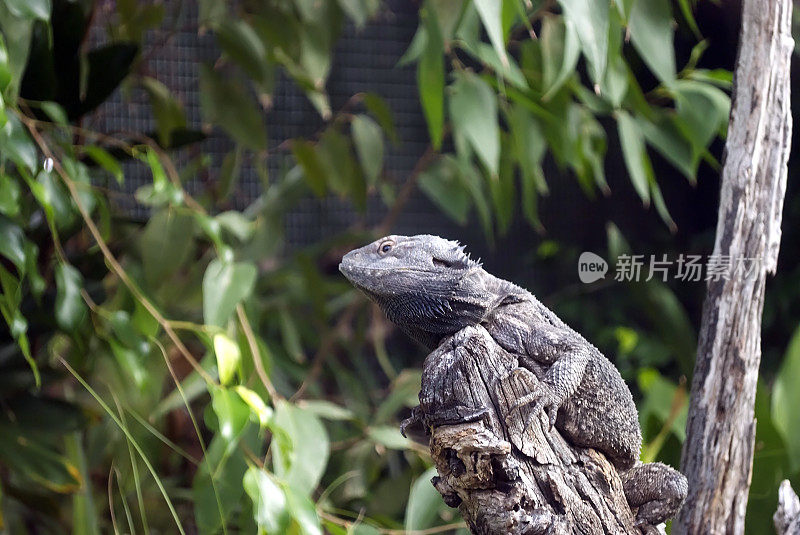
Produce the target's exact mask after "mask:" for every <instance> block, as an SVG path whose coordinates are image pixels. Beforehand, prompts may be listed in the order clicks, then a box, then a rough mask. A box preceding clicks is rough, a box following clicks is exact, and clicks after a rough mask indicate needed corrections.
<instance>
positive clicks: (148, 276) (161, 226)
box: [139, 208, 195, 288]
mask: <svg viewBox="0 0 800 535" xmlns="http://www.w3.org/2000/svg"><path fill="white" fill-rule="evenodd" d="M194 228H195V224H194V218H193V217H192V216H190V215H188V214H183V213H180V212H178V211H177V210H175V209H173V208H165V209H163V210H160V211H158V212H156V214H155V215H153V216H152V217H151V218H150V221H148V223H147V226H145V228H144V232H143V233H142V237H141V240H140V242H139V246H140V248H141V251H142V265H143V268H144V276H145V280H146V281H147V284H148V286H150V287H151V288H158V287H160V286H161V285H163V284H164V283H166V282H167V280H168V279H169V277H170V276H171V275H172V274H173V273H175V272H176V271H177V270H179V269H181V267H183V264H184V263H185V262H186V261H187V260H188V259H189V257H190V256H191V254H192V251H193V250H194V238H193V234H194Z"/></svg>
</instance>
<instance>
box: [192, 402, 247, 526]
mask: <svg viewBox="0 0 800 535" xmlns="http://www.w3.org/2000/svg"><path fill="white" fill-rule="evenodd" d="M215 390H220V391H225V392H228V393H229V394H230V396H231V398H232V399H230V400H229V401H230V402H231V403H232V404H233V405H232V406H233V407H237V408H236V409H235V411H234V412H236V413H240V414H238V415H237V416H235V417H234V422H233V423H232V424H230V425H239V424H241V422H242V421H244V422H245V424H246V423H247V419H248V417H249V409H248V408H247V406H246V405H245V404H244V403H243V402H242V401H241V400H240V399H239V397H238V396H237V395H235V394H234V393H232V392H230V391H227V390H225V389H221V388H218V387H217V389H215ZM215 390H212V404H213V401H214V395H215ZM220 403H221V404H223V403H225V401H222V402H220ZM219 408H220V410H224V407H222V406H220V407H219ZM215 410H216V408H215ZM222 414H223V416H224V415H225V413H224V412H223V413H222ZM218 418H219V416H218ZM220 419H222V418H220ZM227 425H228V424H225V425H224V426H223V425H222V424H221V427H223V429H224V428H225V426H227ZM256 431H257V428H256V427H255V426H247V425H245V426H244V427H243V428H241V431H240V433H239V434H238V435H236V436H235V437H234V439H233V440H232V441H229V440H228V439H226V438H225V437H223V436H221V433H218V434H217V435H216V436H215V437H214V438H213V439H212V440H211V443H210V444H209V446H208V447H207V448H206V454H205V456H204V457H203V462H202V463H200V466H199V467H198V470H197V472H196V473H195V477H194V481H193V482H192V499H193V501H194V516H195V520H196V522H197V526H198V528H199V532H200V533H208V534H211V533H219V532H220V531H221V530H220V527H221V526H222V525H223V523H225V522H226V520H227V519H228V518H229V517H230V516H231V515H233V514H234V512H236V511H241V509H242V505H243V504H244V500H246V498H245V497H244V485H243V481H244V476H245V473H246V472H247V469H248V466H247V463H246V457H245V456H244V455H234V454H233V453H235V452H236V448H237V447H238V445H239V444H240V443H241V444H242V448H243V449H247V450H249V451H251V452H253V453H254V454H255V455H259V453H260V440H259V438H258V434H257V433H256ZM223 531H224V530H223ZM228 532H230V531H228Z"/></svg>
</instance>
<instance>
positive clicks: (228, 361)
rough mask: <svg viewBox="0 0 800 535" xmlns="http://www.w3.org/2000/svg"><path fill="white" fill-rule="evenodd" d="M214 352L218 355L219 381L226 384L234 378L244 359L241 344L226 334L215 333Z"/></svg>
mask: <svg viewBox="0 0 800 535" xmlns="http://www.w3.org/2000/svg"><path fill="white" fill-rule="evenodd" d="M214 354H215V355H216V357H217V371H218V372H219V382H220V384H222V385H226V384H228V383H230V382H231V381H232V380H233V377H234V375H235V374H236V370H238V369H239V365H240V364H241V361H242V353H241V351H239V346H238V345H237V344H236V342H234V341H233V340H231V339H230V338H228V336H227V335H224V334H215V335H214Z"/></svg>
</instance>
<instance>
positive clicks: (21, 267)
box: [0, 217, 26, 276]
mask: <svg viewBox="0 0 800 535" xmlns="http://www.w3.org/2000/svg"><path fill="white" fill-rule="evenodd" d="M25 241H26V240H25V234H24V233H23V232H22V229H21V228H19V226H17V225H16V224H14V223H12V222H11V220H9V219H6V218H5V217H0V255H3V256H4V257H6V258H8V259H9V260H10V261H11V262H12V263H13V264H14V265H15V266H16V267H17V272H18V273H19V274H20V276H21V275H23V274H24V273H25Z"/></svg>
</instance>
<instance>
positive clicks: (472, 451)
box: [417, 326, 639, 535]
mask: <svg viewBox="0 0 800 535" xmlns="http://www.w3.org/2000/svg"><path fill="white" fill-rule="evenodd" d="M517 367H518V362H517V358H516V357H515V356H513V355H512V354H510V353H508V352H507V351H505V350H504V349H503V348H501V347H500V346H499V345H497V343H496V342H495V341H494V340H493V339H492V337H491V336H490V335H489V333H488V332H487V331H486V330H485V329H484V328H483V327H480V326H477V327H467V328H465V329H463V330H461V331H459V332H458V333H456V334H455V335H454V336H452V337H450V338H449V339H447V340H445V341H444V342H443V343H442V344H441V345H440V346H439V348H438V349H436V350H435V351H434V352H433V353H431V354H430V355H429V356H428V357H427V359H426V360H425V365H424V370H423V375H422V391H421V392H420V407H419V409H418V412H417V416H419V417H421V420H422V422H423V423H424V425H426V426H427V427H428V429H429V430H430V431H431V437H430V448H431V455H432V456H433V459H434V462H435V464H436V468H437V470H438V472H439V476H438V477H436V478H434V481H433V483H434V485H435V487H436V489H437V490H438V491H439V492H440V493H441V494H442V496H443V497H444V499H445V501H446V503H447V504H448V505H450V506H452V507H456V506H457V507H459V508H460V510H461V513H462V515H463V517H464V519H465V520H466V522H467V523H468V525H469V527H470V530H471V531H472V533H475V534H481V535H489V534H497V535H500V534H502V535H507V534H539V533H542V534H544V533H548V534H566V533H582V534H595V533H597V534H600V533H614V534H638V533H639V530H638V529H637V528H636V527H634V512H632V511H631V508H630V507H629V505H628V503H627V501H626V499H625V494H624V493H623V487H622V481H621V480H620V476H619V474H618V473H617V470H616V469H615V468H614V466H613V465H612V464H611V463H610V462H609V461H608V460H607V459H606V458H605V456H604V455H602V454H601V453H599V452H597V451H595V450H592V449H587V448H580V447H576V446H573V445H571V444H569V443H568V442H567V441H566V440H564V438H562V436H561V435H560V434H559V432H558V431H557V430H556V429H555V428H552V429H550V428H549V423H548V422H547V418H546V416H545V415H540V416H541V417H540V418H534V420H533V423H532V424H531V425H530V426H529V427H528V429H527V430H524V429H523V428H524V422H525V418H526V416H527V414H528V411H529V408H528V407H523V408H522V409H521V410H517V411H513V412H512V413H511V414H509V407H511V406H513V403H514V401H515V400H517V399H518V398H520V397H522V396H524V395H525V394H527V393H529V392H534V391H536V389H537V387H538V385H539V380H538V378H537V376H536V374H535V373H533V372H531V373H528V372H523V373H515V374H511V373H510V372H511V371H512V370H514V369H515V368H517ZM465 420H466V421H467V422H466V423H464V422H465Z"/></svg>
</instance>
